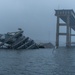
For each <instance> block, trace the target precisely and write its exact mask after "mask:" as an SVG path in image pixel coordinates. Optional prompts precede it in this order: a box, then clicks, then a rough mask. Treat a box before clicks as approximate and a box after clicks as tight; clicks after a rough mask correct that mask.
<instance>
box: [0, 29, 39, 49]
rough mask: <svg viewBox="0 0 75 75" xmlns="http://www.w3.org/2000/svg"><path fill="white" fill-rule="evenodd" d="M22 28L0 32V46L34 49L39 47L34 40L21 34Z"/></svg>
mask: <svg viewBox="0 0 75 75" xmlns="http://www.w3.org/2000/svg"><path fill="white" fill-rule="evenodd" d="M23 32H24V31H23V30H22V29H21V28H19V29H18V31H17V32H8V33H6V34H4V35H3V34H0V48H6V49H36V48H39V47H38V44H37V43H35V42H34V40H32V39H30V38H29V37H26V36H24V35H23Z"/></svg>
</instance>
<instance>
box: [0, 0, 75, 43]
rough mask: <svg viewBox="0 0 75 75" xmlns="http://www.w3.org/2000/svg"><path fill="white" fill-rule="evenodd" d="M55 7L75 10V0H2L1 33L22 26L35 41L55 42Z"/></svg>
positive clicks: (0, 2) (0, 1)
mask: <svg viewBox="0 0 75 75" xmlns="http://www.w3.org/2000/svg"><path fill="white" fill-rule="evenodd" d="M55 9H73V10H74V11H75V0H0V33H6V32H8V31H16V30H17V29H18V28H19V27H21V28H22V29H23V30H24V33H25V35H26V36H29V37H30V38H32V39H34V40H35V41H39V42H42V41H44V42H45V41H47V42H48V41H51V42H55V31H56V17H55V11H54V10H55ZM62 31H63V29H62Z"/></svg>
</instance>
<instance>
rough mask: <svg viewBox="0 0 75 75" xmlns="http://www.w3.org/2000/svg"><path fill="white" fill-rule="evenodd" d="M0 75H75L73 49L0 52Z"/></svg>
mask: <svg viewBox="0 0 75 75" xmlns="http://www.w3.org/2000/svg"><path fill="white" fill-rule="evenodd" d="M0 75H75V48H59V49H36V50H0Z"/></svg>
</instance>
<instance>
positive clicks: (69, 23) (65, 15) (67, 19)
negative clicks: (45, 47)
mask: <svg viewBox="0 0 75 75" xmlns="http://www.w3.org/2000/svg"><path fill="white" fill-rule="evenodd" d="M55 16H57V24H56V47H57V48H58V47H59V36H60V35H61V36H66V47H71V44H72V42H71V36H75V34H71V29H73V30H75V13H74V11H73V10H55ZM60 19H62V20H63V21H64V23H61V22H60ZM60 26H66V33H60V32H59V29H60Z"/></svg>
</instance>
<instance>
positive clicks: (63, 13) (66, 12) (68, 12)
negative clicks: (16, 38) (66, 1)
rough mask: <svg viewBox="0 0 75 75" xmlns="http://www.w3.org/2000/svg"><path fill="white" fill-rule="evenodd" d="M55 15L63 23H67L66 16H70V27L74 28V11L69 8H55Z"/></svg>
mask: <svg viewBox="0 0 75 75" xmlns="http://www.w3.org/2000/svg"><path fill="white" fill-rule="evenodd" d="M55 11H56V13H55V15H56V16H59V17H60V18H61V19H62V20H63V21H64V22H65V23H67V16H69V17H70V19H69V22H70V27H71V28H72V29H73V30H75V12H74V11H73V10H72V9H71V10H55Z"/></svg>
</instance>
